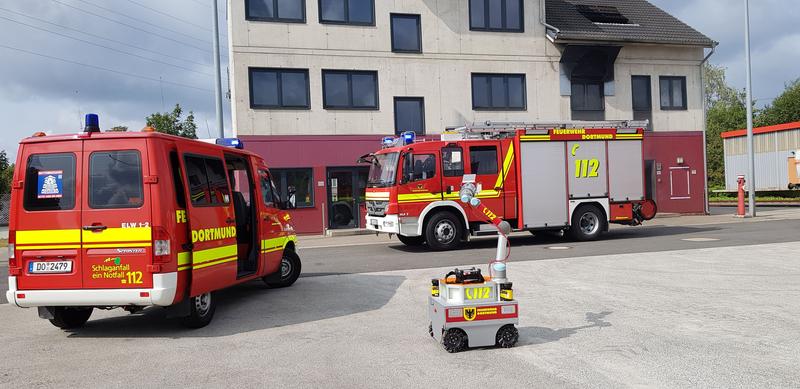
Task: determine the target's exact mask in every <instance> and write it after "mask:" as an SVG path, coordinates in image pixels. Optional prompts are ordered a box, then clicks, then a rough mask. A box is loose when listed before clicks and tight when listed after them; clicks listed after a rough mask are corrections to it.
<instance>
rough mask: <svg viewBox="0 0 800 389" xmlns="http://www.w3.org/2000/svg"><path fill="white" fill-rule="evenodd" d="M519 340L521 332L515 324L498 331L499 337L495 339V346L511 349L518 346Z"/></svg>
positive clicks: (507, 325)
mask: <svg viewBox="0 0 800 389" xmlns="http://www.w3.org/2000/svg"><path fill="white" fill-rule="evenodd" d="M518 340H519V331H518V330H517V327H514V325H513V324H506V325H504V326H502V327H500V329H499V330H497V336H496V337H495V344H496V345H497V347H502V348H511V347H514V345H515V344H517V341H518Z"/></svg>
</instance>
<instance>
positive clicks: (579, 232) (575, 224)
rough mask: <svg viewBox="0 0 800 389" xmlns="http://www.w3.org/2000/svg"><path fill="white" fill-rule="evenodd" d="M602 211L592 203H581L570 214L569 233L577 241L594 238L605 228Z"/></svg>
mask: <svg viewBox="0 0 800 389" xmlns="http://www.w3.org/2000/svg"><path fill="white" fill-rule="evenodd" d="M605 223H606V222H605V218H604V217H603V211H601V210H600V209H599V208H597V207H596V206H594V205H582V206H580V207H578V209H576V210H575V213H573V214H572V225H571V226H570V228H569V233H570V235H571V236H572V239H575V240H578V241H587V240H595V239H597V237H598V236H600V233H601V232H603V231H604V230H605Z"/></svg>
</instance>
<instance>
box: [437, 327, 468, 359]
mask: <svg viewBox="0 0 800 389" xmlns="http://www.w3.org/2000/svg"><path fill="white" fill-rule="evenodd" d="M467 344H468V338H467V333H466V332H464V330H462V329H460V328H451V329H449V330H447V331H445V332H444V335H443V336H442V346H443V347H444V349H445V350H447V352H448V353H457V352H460V351H464V350H466V349H467Z"/></svg>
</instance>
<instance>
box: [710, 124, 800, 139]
mask: <svg viewBox="0 0 800 389" xmlns="http://www.w3.org/2000/svg"><path fill="white" fill-rule="evenodd" d="M796 129H800V122H791V123H784V124H777V125H774V126H766V127H758V128H754V129H753V134H766V133H770V132H779V131H788V130H796ZM721 135H722V138H723V139H728V138H737V137H740V136H745V135H747V129H744V130H734V131H727V132H723V133H722V134H721Z"/></svg>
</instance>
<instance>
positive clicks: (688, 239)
mask: <svg viewBox="0 0 800 389" xmlns="http://www.w3.org/2000/svg"><path fill="white" fill-rule="evenodd" d="M681 240H683V241H686V242H716V241H718V240H719V239H716V238H686V239H681Z"/></svg>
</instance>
